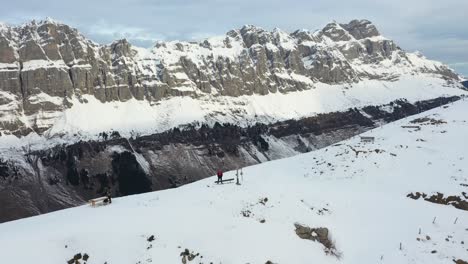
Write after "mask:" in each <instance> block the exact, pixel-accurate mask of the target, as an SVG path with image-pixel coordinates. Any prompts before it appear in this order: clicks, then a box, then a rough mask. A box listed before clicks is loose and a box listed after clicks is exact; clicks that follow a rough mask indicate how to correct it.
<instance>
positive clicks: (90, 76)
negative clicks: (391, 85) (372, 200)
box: [0, 20, 459, 133]
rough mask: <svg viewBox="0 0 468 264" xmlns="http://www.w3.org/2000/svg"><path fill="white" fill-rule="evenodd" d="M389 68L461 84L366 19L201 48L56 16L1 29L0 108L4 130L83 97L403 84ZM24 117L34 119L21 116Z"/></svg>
mask: <svg viewBox="0 0 468 264" xmlns="http://www.w3.org/2000/svg"><path fill="white" fill-rule="evenodd" d="M382 62H386V63H385V65H386V67H388V65H392V67H395V68H398V69H399V72H401V71H400V70H401V69H404V70H405V71H406V73H407V74H418V73H432V74H438V75H440V76H441V77H442V78H444V79H446V80H449V81H458V78H459V77H458V75H456V74H455V73H454V72H452V71H451V70H450V69H448V68H447V67H445V66H440V65H437V67H425V66H419V65H417V64H414V63H413V62H412V61H411V60H410V58H409V57H408V56H407V54H406V53H405V52H404V51H402V50H401V49H400V48H399V47H398V46H397V45H396V44H395V43H394V42H393V41H391V40H388V39H385V38H383V37H381V36H380V33H379V32H378V30H377V29H376V27H375V26H374V25H373V24H372V23H371V22H369V21H367V20H353V21H351V22H350V23H348V24H338V23H335V22H334V23H330V24H328V25H326V26H325V28H323V29H322V30H320V31H317V32H315V33H311V32H309V31H307V30H300V31H295V32H294V33H291V34H289V33H286V32H283V31H281V30H279V29H275V30H273V31H267V30H265V29H262V28H259V27H255V26H244V27H242V28H241V29H238V30H231V31H229V32H228V33H227V34H226V35H225V36H222V37H215V38H210V39H207V40H204V41H201V42H191V43H188V42H166V43H165V42H159V43H157V44H156V45H155V46H154V47H153V48H152V49H149V50H146V49H141V48H136V47H133V46H132V45H131V44H130V43H129V42H128V41H126V40H119V41H116V42H114V43H112V44H110V45H98V44H96V43H94V42H92V41H90V40H88V39H86V38H85V37H84V36H83V35H81V34H80V33H79V32H78V31H77V30H76V29H73V28H71V27H69V26H67V25H64V24H60V23H57V22H53V21H50V20H46V21H41V22H35V21H33V22H31V23H28V24H26V25H23V26H18V27H11V26H5V25H3V24H2V25H0V91H3V92H6V93H7V94H0V97H1V98H0V103H4V104H2V105H3V106H4V107H3V108H6V109H7V110H8V111H9V113H11V115H10V116H11V118H10V120H9V121H8V122H3V123H1V124H0V131H4V132H7V133H8V132H12V130H11V129H12V126H13V127H14V126H17V127H15V128H14V129H13V130H15V131H25V130H24V129H22V128H27V127H35V126H36V125H37V124H36V123H37V122H40V121H41V118H43V117H41V116H38V113H39V112H43V113H48V115H50V116H53V115H54V114H53V113H56V112H57V111H62V110H63V109H66V108H68V107H70V106H71V103H70V102H71V101H72V100H71V99H72V98H75V97H76V98H78V99H79V101H83V100H81V98H82V97H85V96H93V97H95V98H96V99H97V100H99V101H101V102H111V101H121V102H125V101H128V100H130V99H133V98H135V99H137V100H147V101H158V100H164V99H166V98H168V97H174V96H192V97H198V96H203V95H205V94H209V95H213V96H242V95H253V94H258V95H266V94H269V93H277V92H279V93H287V92H292V91H301V90H306V89H312V88H314V84H315V83H317V82H323V83H327V84H344V83H356V82H359V81H361V80H366V79H381V80H387V79H388V78H390V77H389V76H391V78H395V74H394V73H393V72H392V68H389V69H387V72H384V73H375V72H374V71H372V72H369V71H367V69H368V68H370V67H377V68H379V67H382V66H381V65H380V63H382ZM363 66H365V67H363ZM13 98H16V99H15V100H13ZM62 102H63V103H62ZM21 112H24V113H25V114H26V115H27V120H29V121H28V122H31V123H25V121H24V119H20V118H19V117H20V115H19V114H18V113H21ZM42 123H43V125H44V122H42ZM46 123H47V122H46ZM6 124H7V125H6ZM7 126H8V128H7ZM45 126H47V125H45ZM46 128H47V127H45V128H44V129H46Z"/></svg>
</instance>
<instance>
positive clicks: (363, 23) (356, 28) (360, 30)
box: [341, 19, 380, 39]
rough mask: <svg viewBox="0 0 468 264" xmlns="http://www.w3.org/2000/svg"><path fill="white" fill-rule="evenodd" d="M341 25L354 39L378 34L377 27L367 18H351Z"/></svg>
mask: <svg viewBox="0 0 468 264" xmlns="http://www.w3.org/2000/svg"><path fill="white" fill-rule="evenodd" d="M341 26H342V27H343V28H344V29H345V30H346V31H348V33H349V34H351V35H352V36H353V37H354V38H356V39H363V38H370V37H376V36H380V33H379V31H378V30H377V28H376V27H375V26H374V25H373V24H372V23H371V22H370V21H369V20H365V19H364V20H352V21H351V22H349V23H348V24H341Z"/></svg>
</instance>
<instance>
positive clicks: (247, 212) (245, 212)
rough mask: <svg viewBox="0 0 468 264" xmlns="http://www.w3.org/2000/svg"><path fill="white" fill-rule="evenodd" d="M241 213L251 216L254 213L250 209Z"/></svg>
mask: <svg viewBox="0 0 468 264" xmlns="http://www.w3.org/2000/svg"><path fill="white" fill-rule="evenodd" d="M241 214H242V215H243V216H244V217H250V215H251V214H252V212H251V211H250V210H243V211H242V212H241Z"/></svg>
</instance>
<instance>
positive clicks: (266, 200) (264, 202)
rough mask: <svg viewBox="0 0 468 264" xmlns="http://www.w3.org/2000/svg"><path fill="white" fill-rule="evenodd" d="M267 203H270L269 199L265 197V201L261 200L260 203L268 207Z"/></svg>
mask: <svg viewBox="0 0 468 264" xmlns="http://www.w3.org/2000/svg"><path fill="white" fill-rule="evenodd" d="M267 202H268V198H267V197H265V198H263V199H260V202H259V203H261V204H263V205H266V203H267Z"/></svg>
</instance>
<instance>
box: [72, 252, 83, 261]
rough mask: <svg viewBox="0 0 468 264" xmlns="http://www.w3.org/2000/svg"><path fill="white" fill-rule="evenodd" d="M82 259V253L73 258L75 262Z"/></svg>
mask: <svg viewBox="0 0 468 264" xmlns="http://www.w3.org/2000/svg"><path fill="white" fill-rule="evenodd" d="M81 258H82V255H81V253H78V254H76V255H75V256H74V257H73V259H74V260H79V259H81Z"/></svg>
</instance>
